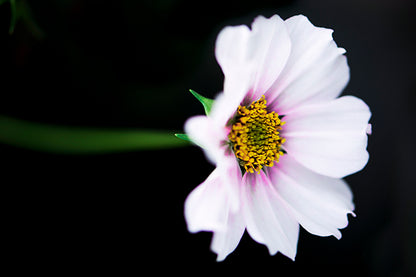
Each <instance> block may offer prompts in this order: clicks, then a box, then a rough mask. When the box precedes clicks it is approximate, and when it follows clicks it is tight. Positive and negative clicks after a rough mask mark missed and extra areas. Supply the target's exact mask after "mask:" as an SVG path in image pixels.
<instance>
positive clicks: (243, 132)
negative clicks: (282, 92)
mask: <svg viewBox="0 0 416 277" xmlns="http://www.w3.org/2000/svg"><path fill="white" fill-rule="evenodd" d="M266 104H267V101H266V99H265V97H264V95H262V96H261V98H260V99H259V100H257V101H254V102H253V103H251V105H250V106H239V107H238V109H237V115H236V118H235V123H234V124H233V125H232V128H231V131H230V133H229V135H228V139H229V140H230V142H231V144H232V149H233V151H234V154H235V156H236V157H237V159H238V160H239V162H240V165H241V166H242V167H244V168H245V170H246V171H247V172H250V173H254V171H257V172H258V173H260V170H261V169H262V168H263V167H264V166H268V167H272V166H273V165H274V163H275V162H279V157H280V156H282V155H283V152H282V150H281V146H282V144H283V143H284V142H285V139H284V138H282V137H280V136H279V130H281V129H282V127H281V126H282V125H284V124H285V122H283V121H281V120H280V118H279V115H278V114H277V113H276V112H269V113H268V112H267V110H266V108H267V106H266Z"/></svg>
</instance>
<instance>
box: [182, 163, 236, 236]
mask: <svg viewBox="0 0 416 277" xmlns="http://www.w3.org/2000/svg"><path fill="white" fill-rule="evenodd" d="M227 211H228V199H227V192H226V189H225V186H224V184H223V183H222V182H221V175H220V172H219V170H218V169H215V170H214V171H213V172H212V173H211V175H210V176H208V178H207V179H206V180H205V181H204V182H203V183H202V184H201V185H199V186H198V187H196V188H195V189H194V190H193V191H192V192H191V193H190V194H189V195H188V197H187V198H186V201H185V219H186V223H187V225H188V230H189V232H191V233H196V232H199V231H225V230H226V226H227V221H228V219H227V216H228V212H227Z"/></svg>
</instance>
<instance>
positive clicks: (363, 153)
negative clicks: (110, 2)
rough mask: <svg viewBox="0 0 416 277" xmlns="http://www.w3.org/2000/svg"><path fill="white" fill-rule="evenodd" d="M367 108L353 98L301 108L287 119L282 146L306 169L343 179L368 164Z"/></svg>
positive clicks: (368, 114) (369, 115) (368, 115)
mask: <svg viewBox="0 0 416 277" xmlns="http://www.w3.org/2000/svg"><path fill="white" fill-rule="evenodd" d="M370 117H371V112H370V110H369V108H368V106H367V105H366V104H365V103H364V102H363V101H362V100H360V99H358V98H356V97H353V96H344V97H341V98H338V99H336V100H332V101H329V102H324V103H320V104H314V105H308V106H302V107H300V108H299V109H297V110H295V111H293V112H291V113H289V114H288V115H287V116H286V117H285V118H284V121H286V125H284V127H283V131H282V136H283V137H284V138H286V142H285V143H284V144H283V147H284V148H285V150H286V151H287V153H288V154H289V155H291V156H293V157H294V158H295V159H296V160H297V161H298V162H300V163H301V164H302V165H304V166H305V167H307V168H309V169H311V170H313V171H315V172H317V173H319V174H323V175H326V176H330V177H335V178H342V177H345V176H346V175H349V174H352V173H354V172H357V171H359V170H361V169H362V168H363V167H364V166H365V165H366V164H367V161H368V157H369V156H368V152H367V150H366V148H367V134H366V130H367V125H368V120H369V119H370Z"/></svg>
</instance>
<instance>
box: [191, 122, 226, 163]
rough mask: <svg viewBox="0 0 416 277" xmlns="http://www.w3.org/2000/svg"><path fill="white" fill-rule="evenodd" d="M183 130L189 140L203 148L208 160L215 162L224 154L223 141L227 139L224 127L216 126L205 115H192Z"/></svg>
mask: <svg viewBox="0 0 416 277" xmlns="http://www.w3.org/2000/svg"><path fill="white" fill-rule="evenodd" d="M185 132H186V134H188V135H189V137H190V138H191V140H192V141H193V142H194V143H195V144H197V145H198V146H200V147H201V148H202V149H204V152H205V154H206V156H207V158H208V160H209V161H211V162H212V163H213V164H217V162H218V160H219V159H220V158H221V157H222V156H223V155H224V147H223V142H224V141H225V140H226V139H227V130H226V129H225V127H221V126H218V125H217V124H216V122H214V121H213V120H212V119H211V118H209V117H207V116H194V117H191V118H189V119H188V120H187V121H186V122H185Z"/></svg>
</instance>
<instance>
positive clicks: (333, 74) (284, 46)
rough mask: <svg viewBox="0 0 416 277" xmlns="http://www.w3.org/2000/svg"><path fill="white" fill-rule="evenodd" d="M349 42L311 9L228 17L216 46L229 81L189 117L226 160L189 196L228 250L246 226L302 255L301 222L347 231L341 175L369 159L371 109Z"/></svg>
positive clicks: (190, 218)
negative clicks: (348, 90) (243, 21)
mask: <svg viewBox="0 0 416 277" xmlns="http://www.w3.org/2000/svg"><path fill="white" fill-rule="evenodd" d="M344 53H345V50H344V49H342V48H338V47H337V45H336V44H335V42H334V41H333V39H332V30H329V29H325V28H318V27H315V26H314V25H312V24H311V23H310V22H309V20H308V19H307V18H306V17H304V16H302V15H299V16H294V17H291V18H289V19H287V20H282V19H281V18H280V17H279V16H277V15H274V16H273V17H271V18H269V19H267V18H264V17H262V16H259V17H257V18H256V19H255V20H254V22H253V24H252V26H251V29H249V28H248V27H247V26H235V27H226V28H224V29H223V30H222V31H221V32H220V34H219V35H218V38H217V42H216V48H215V54H216V58H217V61H218V63H219V64H220V66H221V68H222V71H223V73H224V77H225V78H224V91H223V92H222V93H220V94H219V95H218V97H217V98H216V99H215V102H214V104H213V106H212V109H211V111H210V113H209V115H207V116H195V117H192V118H190V119H189V120H188V121H187V122H186V124H185V130H186V133H187V134H188V136H189V137H190V138H191V140H192V141H193V142H195V143H196V144H197V145H199V146H200V147H201V148H203V150H204V152H205V154H206V156H207V158H208V159H209V160H210V161H211V162H212V163H213V164H214V165H215V166H216V168H215V170H214V171H213V172H212V173H211V175H210V176H208V178H207V179H206V180H205V181H204V182H203V183H202V184H201V185H199V186H198V187H196V188H195V189H194V190H193V191H192V192H191V194H190V195H189V196H188V198H187V199H186V202H185V218H186V221H187V225H188V229H189V231H190V232H199V231H211V232H213V238H212V243H211V249H212V251H214V252H215V253H217V255H218V257H217V259H218V260H223V259H225V257H226V256H227V255H228V254H230V253H231V252H232V251H234V249H235V248H236V247H237V245H238V243H239V241H240V239H241V237H242V235H243V233H244V231H245V230H247V232H248V233H249V234H250V236H251V237H252V238H253V239H254V240H255V241H257V242H259V243H262V244H264V245H266V246H267V248H268V249H269V252H270V254H272V255H273V254H275V253H277V252H281V253H282V254H284V255H286V256H287V257H289V258H291V259H293V260H294V259H295V256H296V250H297V241H298V235H299V225H301V226H302V227H303V228H304V229H306V230H307V231H309V232H310V233H312V234H315V235H318V236H330V235H333V236H335V237H336V238H338V239H339V238H341V233H340V231H339V229H342V228H344V227H346V226H347V225H348V217H347V215H348V214H349V213H350V214H353V215H354V213H353V210H354V204H353V202H352V193H351V191H350V189H349V187H348V185H347V184H346V183H345V181H343V180H342V179H341V178H342V177H345V176H347V175H349V174H352V173H354V172H357V171H359V170H361V169H362V168H363V167H364V166H365V165H366V163H367V161H368V157H369V156H368V153H367V151H366V147H367V131H368V130H369V129H368V128H369V124H368V121H369V119H370V117H371V113H370V110H369V108H368V107H367V105H366V104H365V103H364V102H363V101H362V100H360V99H358V98H356V97H353V96H343V97H340V98H338V97H339V95H340V94H341V92H342V90H343V89H344V87H345V86H346V84H347V83H348V80H349V67H348V64H347V60H346V57H345V56H344V55H343V54H344Z"/></svg>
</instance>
